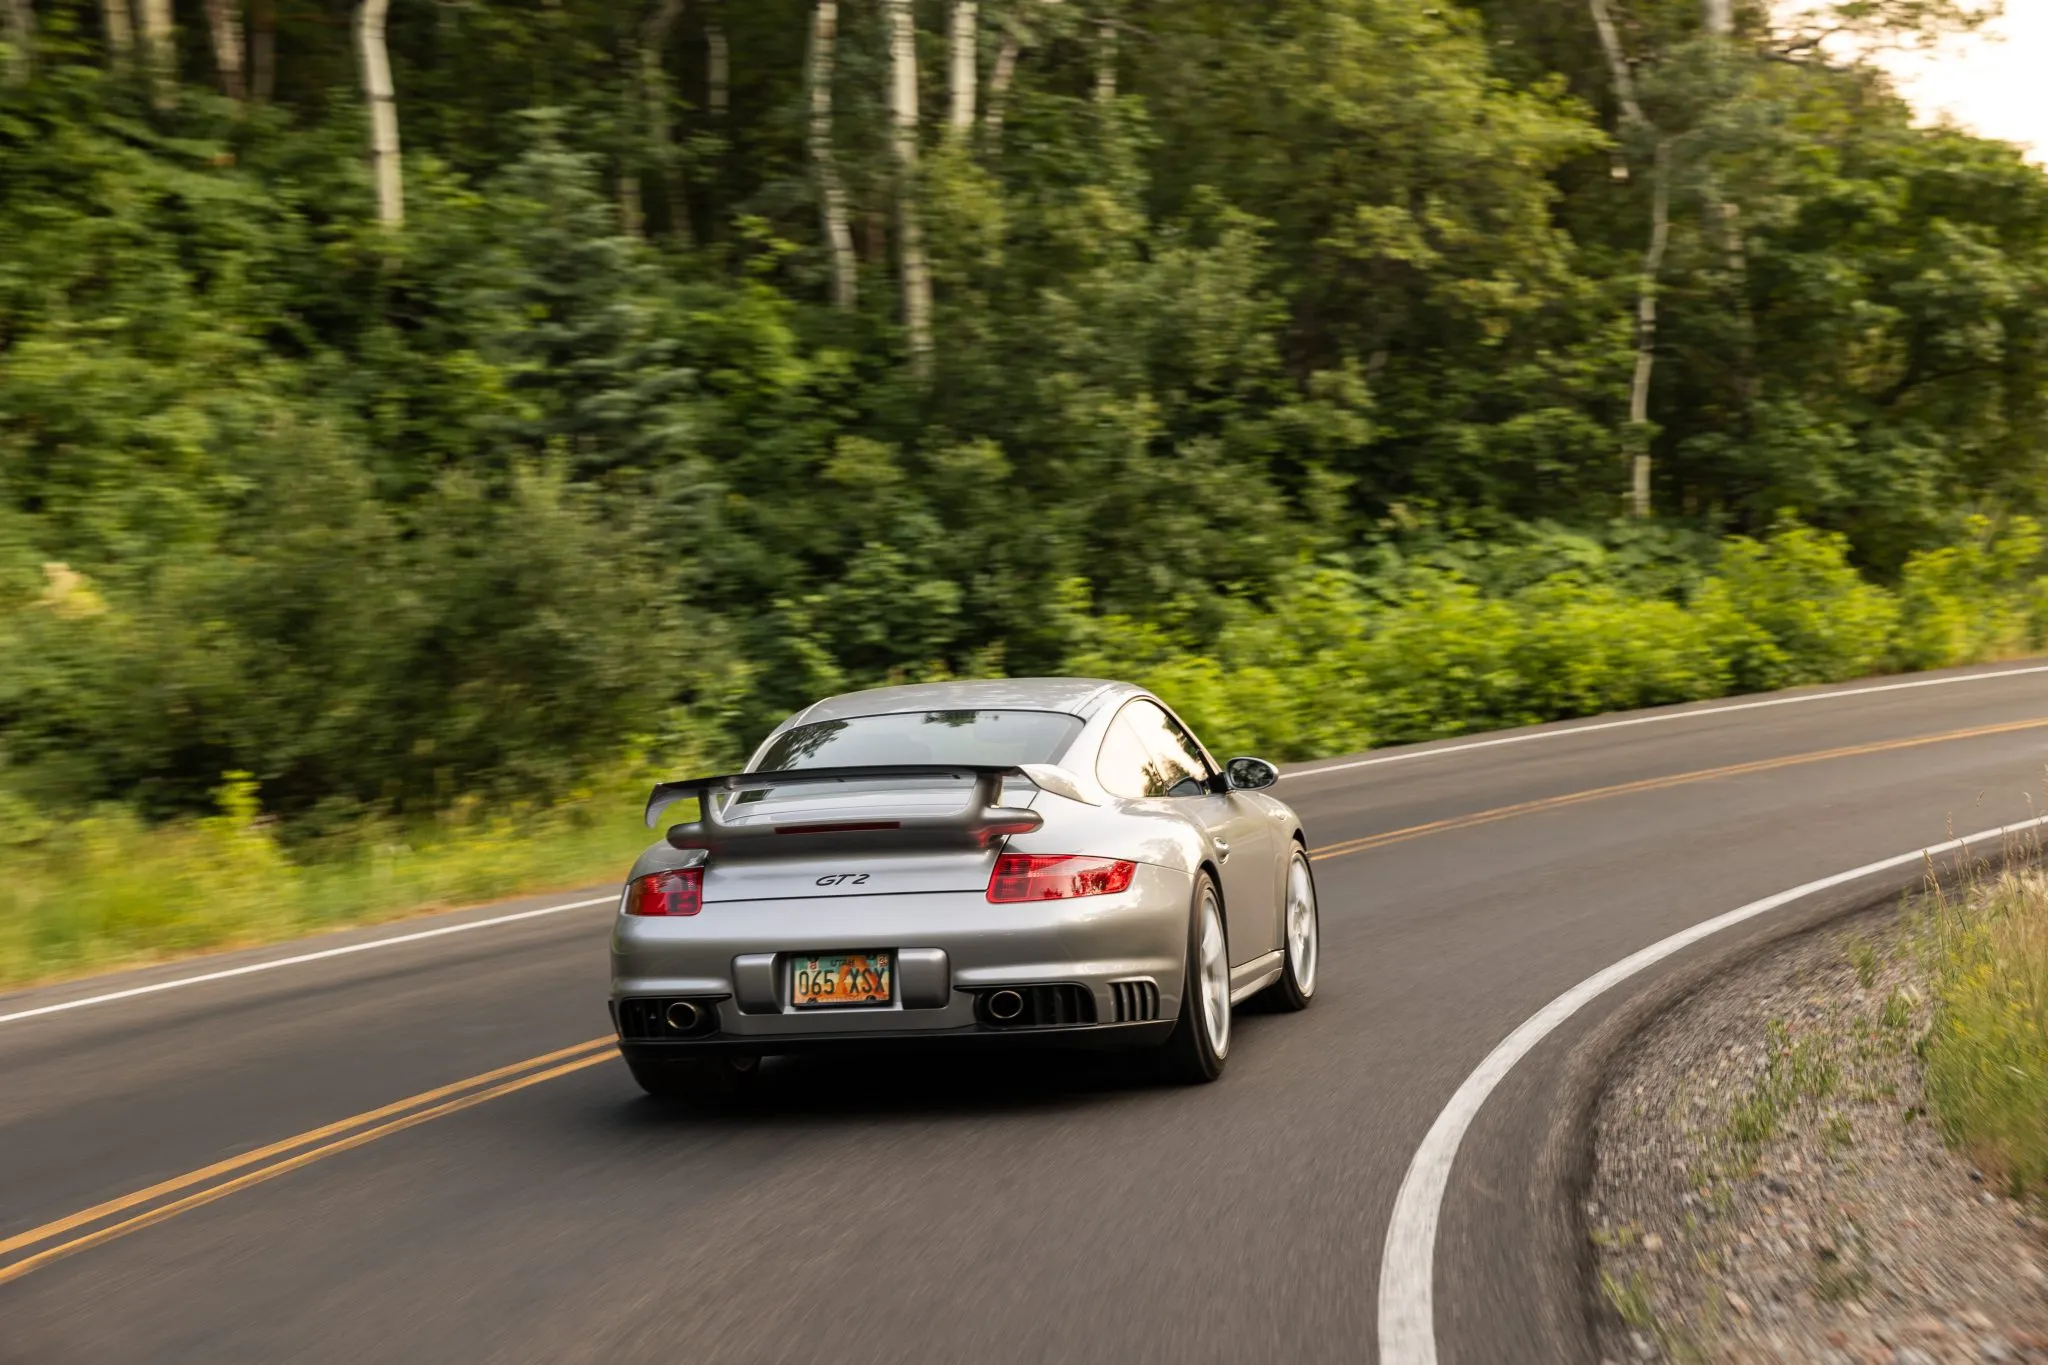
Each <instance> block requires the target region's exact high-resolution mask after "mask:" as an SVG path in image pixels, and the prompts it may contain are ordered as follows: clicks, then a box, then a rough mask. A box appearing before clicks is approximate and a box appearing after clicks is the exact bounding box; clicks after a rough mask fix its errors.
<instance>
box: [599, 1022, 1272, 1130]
mask: <svg viewBox="0 0 2048 1365" xmlns="http://www.w3.org/2000/svg"><path fill="white" fill-rule="evenodd" d="M1234 1023H1235V1027H1236V1029H1237V1030H1238V1031H1239V1034H1240V1038H1241V1039H1242V1038H1243V1037H1245V1036H1247V1035H1251V1034H1254V1033H1256V1032H1258V1031H1259V1029H1260V1026H1261V1025H1262V1024H1263V1023H1264V1021H1263V1020H1262V1019H1260V1018H1259V1017H1258V1015H1257V1014H1255V1013H1252V1012H1249V1011H1244V1012H1240V1014H1239V1016H1238V1018H1237V1019H1236V1020H1235V1021H1234ZM1233 1050H1235V1049H1233ZM1226 1081H1227V1073H1226ZM1196 1088H1199V1087H1190V1086H1185V1085H1181V1084H1179V1083H1176V1082H1172V1081H1167V1080H1162V1079H1161V1078H1160V1076H1159V1074H1158V1068H1157V1067H1156V1066H1155V1065H1154V1060H1153V1058H1152V1056H1151V1055H1150V1054H1149V1053H1146V1052H1083V1051H1075V1052H1058V1051H1052V1050H1047V1051H1043V1052H1041V1051H1035V1050H1033V1051H1022V1050H1020V1051H1015V1052H1008V1051H991V1052H987V1053H972V1052H960V1051H953V1052H930V1053H921V1052H885V1053H875V1054H871V1055H860V1054H847V1055H831V1056H800V1057H770V1058H767V1059H765V1060H764V1061H763V1062H762V1064H761V1071H760V1075H759V1076H758V1078H757V1079H756V1081H755V1083H754V1084H753V1085H752V1086H751V1087H750V1088H749V1089H748V1091H747V1093H746V1094H745V1095H744V1096H743V1097H742V1098H740V1099H738V1100H729V1101H716V1102H703V1101H679V1100H656V1099H652V1098H649V1097H647V1096H645V1095H641V1094H639V1093H637V1092H635V1093H634V1094H633V1095H632V1096H631V1097H630V1098H628V1099H626V1100H625V1101H624V1102H623V1103H622V1104H621V1105H620V1106H619V1107H618V1109H617V1110H616V1111H615V1117H616V1119H617V1120H618V1122H620V1123H622V1124H624V1125H626V1126H628V1127H631V1128H636V1129H646V1128H663V1127H676V1126H695V1125H704V1124H711V1125H717V1126H721V1127H731V1126H754V1125H766V1126H770V1127H777V1126H785V1125H790V1124H803V1125H806V1126H810V1125H816V1124H821V1123H823V1124H830V1123H836V1122H846V1121H872V1120H874V1119H877V1118H884V1119H886V1118H916V1119H925V1120H929V1119H932V1118H945V1117H949V1116H950V1117H960V1118H979V1117H985V1116H988V1115H991V1114H1005V1113H1016V1112H1020V1111H1039V1112H1048V1111H1056V1110H1059V1109H1072V1108H1080V1107H1084V1106H1088V1105H1092V1104H1096V1103H1100V1102H1102V1101H1105V1100H1109V1101H1114V1100H1118V1099H1129V1098H1137V1097H1140V1096H1145V1095H1155V1094H1172V1093H1176V1092H1182V1091H1187V1090H1191V1089H1196Z"/></svg>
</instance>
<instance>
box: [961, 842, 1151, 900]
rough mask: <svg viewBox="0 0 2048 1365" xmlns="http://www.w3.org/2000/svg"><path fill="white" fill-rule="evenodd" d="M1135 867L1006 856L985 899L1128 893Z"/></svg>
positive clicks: (1056, 856)
mask: <svg viewBox="0 0 2048 1365" xmlns="http://www.w3.org/2000/svg"><path fill="white" fill-rule="evenodd" d="M1137 875H1138V865H1137V864H1136V863H1127V862H1124V861H1123V860H1122V859H1120V858H1083V857H1081V856H1079V855H1077V854H1073V853H1005V854H1004V855H1003V856H1002V857H1000V858H998V859H996V870H995V871H994V872H993V873H992V874H990V876H989V879H988V898H989V899H990V900H992V901H994V902H996V903H997V904H1002V903H1004V902H1007V901H1057V900H1066V899H1068V898H1069V897H1072V896H1108V895H1113V894H1115V893H1116V892H1118V891H1128V890H1130V889H1131V878H1133V877H1135V876H1137Z"/></svg>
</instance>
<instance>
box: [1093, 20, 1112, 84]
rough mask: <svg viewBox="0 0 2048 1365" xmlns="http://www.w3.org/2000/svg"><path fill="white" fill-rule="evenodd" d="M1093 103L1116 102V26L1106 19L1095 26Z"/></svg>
mask: <svg viewBox="0 0 2048 1365" xmlns="http://www.w3.org/2000/svg"><path fill="white" fill-rule="evenodd" d="M1095 102H1096V103H1097V104H1113V103H1115V102H1116V25H1114V24H1112V23H1110V22H1109V21H1108V20H1107V19H1105V20H1103V21H1102V22H1101V23H1100V24H1097V25H1096V26H1095Z"/></svg>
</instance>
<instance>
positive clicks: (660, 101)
mask: <svg viewBox="0 0 2048 1365" xmlns="http://www.w3.org/2000/svg"><path fill="white" fill-rule="evenodd" d="M682 15H683V0H661V4H660V5H659V6H658V7H657V8H656V9H655V11H654V13H653V14H651V15H649V16H648V17H647V22H646V24H645V25H643V26H642V27H641V30H640V97H641V99H642V100H643V101H644V102H645V104H646V109H647V156H648V160H649V162H650V163H651V164H652V165H654V166H655V167H657V168H659V170H660V173H661V181H662V185H663V188H664V189H666V190H667V192H668V208H669V227H670V229H671V230H672V231H673V232H674V233H675V234H676V236H678V237H680V238H681V239H682V240H683V241H685V242H688V241H689V240H690V239H691V235H692V234H691V232H690V197H689V187H688V186H686V185H684V184H683V173H682V167H681V166H680V165H678V164H677V160H676V142H675V130H674V129H673V128H672V127H671V126H670V124H669V100H668V78H667V76H666V75H665V74H664V72H663V70H662V65H661V56H662V52H663V51H664V50H665V49H666V48H667V47H668V39H669V34H671V33H672V32H674V31H675V26H676V21H677V20H678V19H680V18H682Z"/></svg>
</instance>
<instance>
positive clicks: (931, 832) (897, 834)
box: [644, 763, 1092, 852]
mask: <svg viewBox="0 0 2048 1365" xmlns="http://www.w3.org/2000/svg"><path fill="white" fill-rule="evenodd" d="M933 777H953V778H971V779H973V782H974V789H973V792H972V794H971V795H970V796H969V797H968V801H967V804H966V805H965V806H964V807H962V808H961V809H960V810H958V811H954V812H949V813H946V814H943V815H906V816H899V817H894V818H891V817H890V816H889V815H888V814H887V812H886V811H877V812H876V818H875V819H872V820H863V819H854V820H833V821H816V822H803V823H796V824H782V825H776V824H742V825H735V824H728V823H727V822H726V821H725V820H724V819H723V818H722V817H721V815H720V813H719V810H718V801H717V799H716V798H718V797H720V796H727V795H731V794H734V793H737V792H746V791H765V790H767V789H769V788H771V787H793V786H816V785H819V784H823V783H831V782H876V781H887V780H889V779H891V778H901V779H904V780H907V781H915V780H919V779H924V778H933ZM1012 777H1021V778H1023V779H1024V780H1025V781H1027V782H1029V783H1031V784H1032V785H1033V786H1035V787H1037V788H1039V789H1040V790H1041V791H1048V792H1052V793H1054V794H1055V795H1058V796H1065V797H1068V798H1070V799H1072V800H1076V801H1084V802H1085V801H1089V798H1088V797H1087V796H1086V795H1085V794H1084V793H1083V792H1082V791H1081V789H1080V786H1079V784H1078V783H1076V782H1075V780H1074V776H1073V774H1071V773H1069V772H1067V771H1066V770H1065V769H1064V768H1059V767H1056V766H1054V765H1052V764H1050V763H1021V764H1013V765H1005V766H999V767H997V766H987V765H983V764H974V763H876V764H866V765H862V766H859V767H845V768H795V769H790V770H788V771H784V772H772V773H720V774H718V775H716V776H712V777H685V778H681V779H679V780H677V781H674V782H658V783H656V784H655V786H654V790H653V791H652V792H650V793H649V794H648V797H647V810H646V815H645V817H644V818H645V819H646V821H647V827H648V828H649V829H652V828H654V826H655V823H656V821H657V819H658V818H659V817H660V815H661V813H662V811H664V810H666V809H667V808H668V807H670V806H672V805H674V804H675V803H676V802H678V801H685V800H688V799H690V798H691V797H695V798H696V800H697V818H696V819H695V820H694V821H692V822H690V823H688V824H682V825H673V826H670V828H669V831H668V842H669V843H670V844H672V845H673V846H675V847H676V848H685V849H688V848H701V849H706V850H710V851H737V849H738V848H742V847H749V846H751V847H756V848H761V849H762V851H764V852H765V851H766V848H765V845H764V842H763V841H767V840H772V839H776V838H779V837H784V836H798V837H802V838H804V840H805V845H806V847H815V848H817V850H818V851H819V852H827V851H831V850H832V849H833V848H834V847H836V846H844V845H849V844H851V845H856V846H859V847H863V848H873V847H875V846H877V845H894V844H917V845H924V846H931V845H945V844H953V843H958V844H961V845H965V846H978V847H987V846H988V845H989V844H990V843H992V842H994V841H995V840H996V839H999V838H1002V837H1004V836H1006V835H1011V834H1025V833H1028V832H1030V831H1031V830H1034V829H1037V828H1038V827H1039V826H1040V825H1041V824H1043V823H1044V822H1045V817H1044V816H1042V815H1040V814H1039V813H1038V812H1037V811H1034V810H1027V809H1024V808H1022V807H1015V806H1004V805H1002V804H1001V802H1002V799H1003V782H1004V781H1005V780H1006V779H1008V778H1012ZM1091 804H1092V803H1091Z"/></svg>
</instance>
